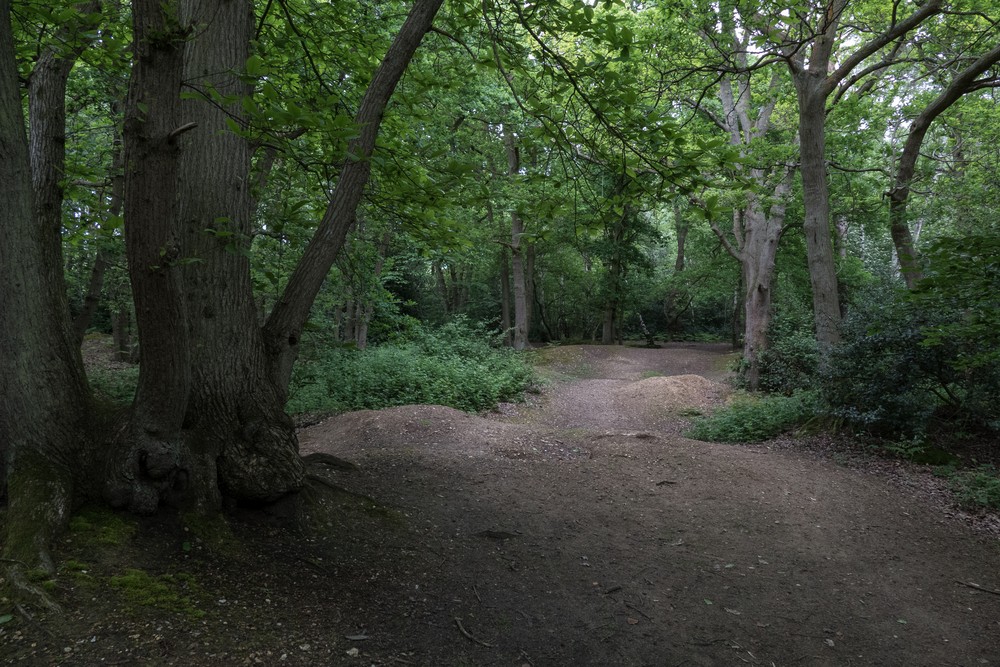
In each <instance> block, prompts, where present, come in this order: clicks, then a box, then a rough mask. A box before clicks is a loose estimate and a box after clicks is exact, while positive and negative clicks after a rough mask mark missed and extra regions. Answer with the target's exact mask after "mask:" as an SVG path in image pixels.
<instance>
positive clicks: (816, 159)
mask: <svg viewBox="0 0 1000 667" xmlns="http://www.w3.org/2000/svg"><path fill="white" fill-rule="evenodd" d="M820 74H821V75H822V76H825V71H824V72H822V73H820ZM795 81H796V90H797V91H798V98H799V152H800V155H801V160H802V162H801V171H802V200H803V205H804V207H805V218H804V220H803V224H802V226H803V230H804V232H805V237H806V257H807V259H808V261H809V281H810V283H811V285H812V296H813V322H814V325H815V327H816V341H817V342H818V343H819V344H820V346H821V347H824V348H827V347H830V346H832V345H834V344H835V343H837V341H839V340H840V293H839V290H838V286H837V268H836V262H835V260H834V255H833V241H832V240H831V238H830V186H829V183H828V181H827V173H826V95H825V94H823V92H822V90H821V88H822V84H823V79H822V78H817V73H814V72H812V71H805V72H801V73H799V74H798V75H797V76H796V78H795Z"/></svg>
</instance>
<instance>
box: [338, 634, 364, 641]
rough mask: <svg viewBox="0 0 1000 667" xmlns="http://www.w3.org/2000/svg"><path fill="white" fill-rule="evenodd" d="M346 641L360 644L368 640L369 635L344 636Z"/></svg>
mask: <svg viewBox="0 0 1000 667" xmlns="http://www.w3.org/2000/svg"><path fill="white" fill-rule="evenodd" d="M344 638H345V639H350V640H351V641H352V642H360V641H364V640H365V639H368V635H344Z"/></svg>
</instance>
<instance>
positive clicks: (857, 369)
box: [823, 291, 1000, 438]
mask: <svg viewBox="0 0 1000 667" xmlns="http://www.w3.org/2000/svg"><path fill="white" fill-rule="evenodd" d="M917 303H918V302H914V301H909V300H905V299H897V298H895V295H894V294H892V293H888V294H886V293H882V294H878V293H876V292H873V291H870V292H868V296H867V298H866V299H863V300H861V301H860V302H859V303H857V304H855V306H854V307H853V308H852V309H851V311H850V313H849V314H848V317H847V318H846V319H845V322H844V331H843V336H844V337H843V342H842V343H841V344H840V345H838V346H837V347H836V348H835V349H834V350H833V352H832V354H831V358H830V364H829V368H828V369H827V374H826V377H825V378H824V381H823V397H824V398H825V400H826V401H827V402H828V403H829V405H830V410H831V413H832V414H833V415H834V416H836V417H839V418H841V419H843V420H844V422H845V423H847V424H848V425H850V426H852V427H853V428H855V429H856V430H859V431H863V432H867V433H871V434H873V435H877V436H882V437H889V438H898V437H913V436H916V435H921V434H923V433H925V432H927V431H928V429H930V428H931V426H933V425H934V424H935V423H938V422H944V423H948V424H950V425H951V426H953V427H954V426H956V425H957V426H961V427H962V428H967V429H981V428H993V429H995V428H996V425H997V419H998V417H1000V411H998V406H997V405H996V402H995V400H994V399H995V396H996V395H997V394H998V392H1000V365H998V364H997V363H991V364H987V363H983V364H982V365H979V366H977V367H976V368H967V367H965V364H964V362H965V361H966V360H968V359H969V358H970V357H971V356H972V355H974V354H975V351H976V350H978V349H979V346H980V342H979V340H978V339H976V338H965V337H963V336H962V335H961V332H960V331H958V330H953V332H954V333H953V335H952V336H951V337H949V338H944V337H932V336H929V335H928V332H934V331H941V330H942V329H948V328H949V327H951V323H953V322H955V321H958V320H961V319H962V318H963V317H964V314H963V312H962V311H956V310H955V309H954V308H949V307H947V306H946V305H945V304H944V303H941V304H939V307H938V308H937V309H933V310H931V309H925V308H921V307H919V306H918V305H917Z"/></svg>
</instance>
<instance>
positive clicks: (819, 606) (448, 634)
mask: <svg viewBox="0 0 1000 667" xmlns="http://www.w3.org/2000/svg"><path fill="white" fill-rule="evenodd" d="M728 358H729V357H728V355H727V354H726V348H725V347H724V346H712V345H689V344H671V345H668V346H666V347H664V348H663V349H640V348H628V347H561V348H552V349H547V350H542V351H539V352H538V361H539V367H540V369H541V372H542V374H543V375H544V376H545V377H546V379H547V383H546V388H545V390H544V391H543V392H542V393H541V394H540V395H538V396H533V397H531V399H530V400H529V401H528V402H527V403H525V404H518V405H504V406H501V409H500V410H498V412H496V413H494V414H490V415H485V416H474V415H468V414H464V413H461V412H457V411H455V410H451V409H448V408H442V407H428V406H408V407H401V408H393V409H388V410H382V411H378V412H357V413H350V414H345V415H340V416H337V417H335V418H332V419H329V420H327V421H326V422H323V423H321V424H318V425H315V426H312V427H310V428H307V429H305V430H303V431H302V433H301V434H300V438H301V445H302V451H303V454H309V453H313V452H325V453H328V454H333V455H336V456H338V457H342V458H344V459H349V460H351V461H353V462H354V463H356V464H357V466H358V467H357V469H356V470H353V471H345V470H337V469H326V468H321V467H314V469H313V473H312V474H313V481H312V484H311V485H310V491H309V493H308V494H305V495H306V496H307V499H311V501H310V503H308V504H307V505H304V504H301V503H302V501H301V500H300V501H296V502H292V503H287V504H286V505H285V506H284V507H281V506H279V507H276V508H272V509H271V510H270V511H269V512H268V513H266V515H265V516H263V517H262V513H261V512H259V511H257V512H251V511H248V510H236V511H234V514H233V519H232V522H231V523H232V529H233V535H234V539H228V540H227V539H222V538H220V539H218V540H217V541H216V544H215V546H214V548H209V546H208V545H207V544H206V543H204V542H202V541H201V540H199V539H198V538H196V537H194V535H192V534H191V533H186V532H184V531H183V529H181V528H180V527H179V524H178V521H177V519H176V518H171V517H167V516H161V517H154V518H152V519H149V520H143V521H141V522H138V523H136V522H133V521H132V520H131V519H128V518H127V517H119V516H116V515H111V514H109V513H107V512H101V511H98V510H89V511H84V512H83V513H82V514H81V515H80V516H79V517H77V519H75V520H74V524H73V526H72V528H71V530H70V531H69V532H68V533H67V535H66V537H65V540H64V541H63V542H61V543H60V545H59V546H58V549H57V553H56V555H57V557H58V558H59V559H60V563H61V566H60V574H59V577H58V578H57V579H56V580H55V581H54V582H49V587H50V588H52V589H53V590H52V593H53V595H54V596H55V597H56V598H57V599H58V600H60V601H61V602H62V604H63V605H64V607H65V612H64V613H63V614H62V615H60V616H55V615H51V614H49V615H42V614H38V613H37V612H31V611H30V610H27V609H22V610H18V609H14V610H12V613H11V614H10V616H9V617H8V616H0V661H2V663H3V664H27V665H48V664H65V665H125V664H130V665H131V664H136V665H259V664H263V665H358V666H364V667H368V666H369V665H435V666H437V665H445V666H450V665H455V666H458V665H470V666H471V665H503V666H512V667H521V666H542V665H557V666H573V665H603V666H611V665H657V666H660V665H677V666H680V665H744V664H746V665H907V666H913V665H934V666H943V665H1000V594H998V593H997V591H998V590H1000V541H998V537H997V529H996V520H995V518H992V519H991V518H990V517H979V518H978V519H976V518H975V517H969V516H966V515H964V514H963V513H962V512H960V511H958V510H956V509H955V508H954V506H953V505H952V504H951V501H950V500H949V498H948V494H947V493H946V492H945V491H944V490H943V486H942V485H941V484H939V483H937V482H935V478H933V477H932V476H931V475H930V474H928V473H926V472H923V471H921V470H919V469H917V468H914V467H912V466H908V465H906V464H902V463H896V462H891V461H889V462H887V461H885V460H875V459H871V458H870V457H865V456H864V455H863V454H861V453H858V452H852V451H850V450H849V449H847V450H845V449H841V448H838V445H836V444H835V443H831V441H830V440H829V439H823V438H812V439H801V438H800V439H793V438H785V439H782V440H778V441H773V442H769V443H764V444H762V445H753V446H750V445H720V444H710V443H704V442H697V441H693V440H689V439H687V438H685V437H684V436H683V435H682V433H683V432H684V430H685V428H686V425H687V423H688V420H689V418H690V416H691V415H692V414H695V413H698V412H703V411H707V410H709V409H711V407H712V406H714V405H717V404H719V403H720V402H721V401H724V400H725V396H726V395H727V392H728V390H727V388H726V385H725V384H723V383H722V380H723V379H724V376H725V374H726V372H725V367H726V362H727V361H728ZM335 487H336V488H339V489H340V490H336V489H335ZM296 503H299V505H298V506H296ZM303 507H305V508H306V509H303ZM303 516H304V518H303ZM294 517H298V519H295V518H294ZM4 613H5V612H4V611H3V609H0V614H4ZM29 616H30V617H29Z"/></svg>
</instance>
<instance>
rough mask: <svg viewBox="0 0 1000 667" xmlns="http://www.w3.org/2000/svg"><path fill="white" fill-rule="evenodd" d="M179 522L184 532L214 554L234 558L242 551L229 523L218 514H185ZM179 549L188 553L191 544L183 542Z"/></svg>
mask: <svg viewBox="0 0 1000 667" xmlns="http://www.w3.org/2000/svg"><path fill="white" fill-rule="evenodd" d="M181 522H182V523H183V524H184V529H185V530H186V531H188V532H189V533H191V535H192V536H193V537H194V538H195V539H197V540H198V541H199V542H201V543H202V545H203V546H204V547H205V548H206V549H208V550H209V551H210V552H212V553H214V554H219V555H222V556H236V555H238V554H239V553H240V552H241V551H242V546H243V545H242V544H241V543H240V541H239V540H238V539H237V538H236V536H235V535H234V534H233V530H232V528H231V527H230V525H229V522H228V521H226V518H225V517H224V516H222V514H219V513H218V512H185V513H183V514H182V515H181ZM181 548H182V549H183V550H184V551H188V550H190V548H191V543H190V542H187V541H185V542H183V543H182V544H181Z"/></svg>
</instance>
